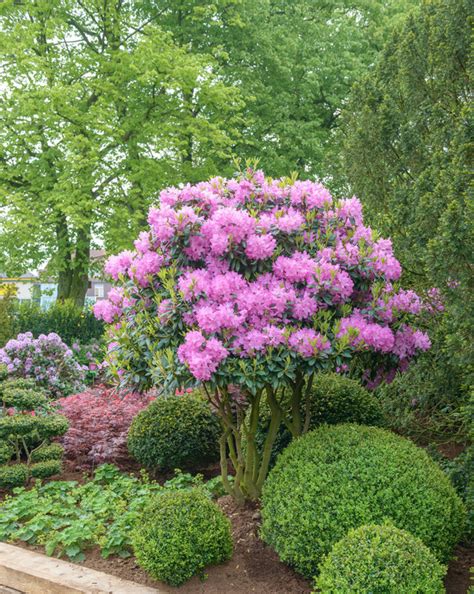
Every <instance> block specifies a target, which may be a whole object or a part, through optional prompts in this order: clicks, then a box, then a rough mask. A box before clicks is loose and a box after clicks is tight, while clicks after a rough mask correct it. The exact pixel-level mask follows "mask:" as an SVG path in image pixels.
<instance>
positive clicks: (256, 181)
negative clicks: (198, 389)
mask: <svg viewBox="0 0 474 594" xmlns="http://www.w3.org/2000/svg"><path fill="white" fill-rule="evenodd" d="M148 222H149V230H148V231H143V232H142V233H140V235H139V237H138V239H137V240H136V242H135V251H125V252H122V253H121V254H119V255H117V256H112V257H111V258H110V259H109V260H108V262H107V264H106V272H107V273H108V274H109V275H110V276H111V277H112V278H113V279H115V280H116V281H117V285H118V286H117V287H115V288H114V289H113V290H112V291H111V292H110V294H109V299H108V300H106V301H100V302H98V303H97V304H96V305H95V314H96V315H97V316H98V317H99V318H100V319H102V320H104V321H105V322H107V323H108V324H110V329H109V334H110V337H111V338H110V340H111V342H110V344H109V364H110V368H111V369H112V370H114V369H115V370H116V372H117V373H118V374H119V376H120V378H121V381H122V383H123V384H128V386H129V387H132V388H133V389H138V390H140V391H143V390H145V389H148V388H150V387H151V386H152V385H153V384H159V385H160V386H163V387H164V389H165V390H168V391H169V392H174V391H175V389H176V388H178V387H181V386H184V387H188V386H192V385H196V384H197V383H201V384H202V385H203V388H204V390H205V393H206V394H207V397H208V399H209V400H210V402H211V403H212V404H213V405H214V406H215V408H216V409H217V411H218V414H219V416H220V420H221V425H222V437H221V463H222V470H223V480H224V482H225V484H226V488H227V489H228V490H229V492H231V493H232V494H233V495H234V496H235V497H236V498H238V499H244V498H257V497H258V496H259V494H260V491H261V487H262V484H263V481H264V479H265V476H266V474H267V470H268V463H269V460H270V454H271V448H272V444H273V441H274V439H275V436H276V435H277V432H278V428H279V426H280V424H281V423H284V424H285V425H286V427H287V428H288V429H289V430H290V432H291V433H292V435H294V436H297V435H299V434H301V433H302V432H304V430H305V428H307V427H308V426H309V423H308V419H307V418H304V417H305V413H304V411H305V410H306V411H307V412H308V414H309V412H310V410H309V409H310V407H305V401H306V399H307V395H308V394H309V393H310V391H311V386H312V382H313V378H314V376H315V374H317V373H318V372H320V371H322V370H333V369H336V370H340V371H351V372H355V371H356V370H358V373H359V375H360V376H363V378H364V380H365V382H366V383H367V384H369V385H372V386H375V385H376V384H377V383H379V382H380V381H382V380H384V379H385V380H387V379H391V378H393V376H394V374H395V373H396V371H397V370H401V371H402V370H404V369H406V367H407V366H408V363H409V361H410V360H411V359H412V358H413V357H414V356H415V355H416V354H417V353H418V352H420V351H424V350H426V349H428V348H429V346H430V341H429V338H428V336H427V335H426V334H425V333H424V332H422V331H421V330H419V329H418V328H417V327H416V326H414V320H415V318H416V317H417V316H419V315H420V314H421V313H422V310H423V307H424V306H423V303H422V300H421V299H420V297H419V296H418V295H417V294H415V293H414V292H413V291H406V290H403V289H401V288H400V287H399V285H398V284H397V282H398V280H399V278H400V274H401V267H400V264H399V262H398V260H397V259H396V258H395V256H394V255H393V253H392V244H391V242H390V240H388V239H382V238H380V237H379V236H378V235H377V233H376V232H375V231H373V230H372V229H370V228H369V227H367V226H365V225H364V223H363V218H362V206H361V203H360V202H359V200H357V199H356V198H349V199H345V200H339V201H334V200H333V198H332V197H331V194H330V193H329V191H328V190H327V189H326V188H325V187H324V186H322V185H321V184H319V183H315V182H311V181H297V180H295V179H279V180H272V179H267V178H265V176H264V174H263V173H262V172H261V171H252V170H248V171H247V172H246V174H245V175H243V176H241V177H240V178H238V179H229V180H226V179H222V178H214V179H211V180H210V181H209V182H205V183H199V184H196V185H187V186H185V187H183V188H169V189H166V190H164V191H163V192H161V195H160V204H159V206H158V207H157V208H151V210H150V212H149V215H148ZM288 391H289V392H290V394H291V406H290V410H291V413H288V411H287V408H284V407H282V406H281V403H282V395H283V393H284V392H288ZM264 400H266V402H267V404H268V406H269V408H270V410H271V423H270V427H269V430H268V433H267V437H266V441H265V444H264V447H263V450H262V452H261V453H260V452H258V451H257V448H256V447H255V442H254V436H255V432H256V428H257V424H258V417H259V408H260V405H261V403H262V402H263V401H264ZM248 409H250V412H249V410H248ZM302 410H303V414H302V413H301V411H302ZM245 412H247V414H245ZM243 435H245V438H246V443H247V447H246V449H245V453H244V452H243V450H242V447H241V445H242V443H241V440H242V436H243ZM228 457H230V460H231V462H232V465H233V466H234V472H235V480H234V482H233V484H232V485H230V484H228V483H226V480H227V474H228V469H227V458H228Z"/></svg>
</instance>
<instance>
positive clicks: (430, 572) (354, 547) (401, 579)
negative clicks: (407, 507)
mask: <svg viewBox="0 0 474 594" xmlns="http://www.w3.org/2000/svg"><path fill="white" fill-rule="evenodd" d="M445 574H446V567H445V566H444V565H441V564H440V563H439V562H438V561H437V560H436V558H435V556H434V555H433V553H432V552H431V551H430V550H429V549H428V547H426V546H425V545H424V544H423V543H422V542H421V540H420V539H419V538H416V537H415V536H413V535H412V534H410V533H409V532H406V530H400V529H399V528H395V526H375V525H372V526H361V527H360V528H357V529H356V530H351V531H349V533H348V534H347V536H345V537H344V538H343V539H342V540H340V541H339V542H337V543H336V544H335V545H334V547H333V548H332V550H331V552H330V553H329V555H328V556H327V557H326V558H325V559H324V561H323V563H322V564H321V567H320V575H319V578H318V579H317V580H316V587H317V588H319V590H320V591H321V593H322V594H365V593H366V592H381V593H382V592H383V593H384V594H414V593H415V592H416V593H417V594H442V592H444V591H445V590H444V586H443V578H444V575H445Z"/></svg>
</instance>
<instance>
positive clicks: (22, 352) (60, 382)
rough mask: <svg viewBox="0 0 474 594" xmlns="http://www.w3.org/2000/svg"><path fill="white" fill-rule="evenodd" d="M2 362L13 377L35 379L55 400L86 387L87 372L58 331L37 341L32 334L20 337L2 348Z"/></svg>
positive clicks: (42, 336) (0, 354)
mask: <svg viewBox="0 0 474 594" xmlns="http://www.w3.org/2000/svg"><path fill="white" fill-rule="evenodd" d="M1 363H3V364H4V365H6V367H7V371H8V374H9V376H11V377H14V378H31V379H33V380H34V381H35V382H36V384H37V385H38V386H41V387H43V388H45V389H46V390H47V391H48V392H49V394H50V395H51V396H52V397H55V398H56V397H60V396H67V395H68V394H72V393H73V392H78V391H80V390H82V389H83V387H84V369H83V368H82V366H81V365H80V364H79V363H78V362H77V360H76V359H75V357H74V354H73V352H72V350H71V349H70V348H69V347H68V346H67V345H66V344H65V343H64V342H63V341H62V340H61V338H60V337H59V336H58V335H57V334H55V333H54V332H51V333H50V334H41V335H40V336H38V338H33V334H32V333H31V332H25V333H24V334H18V336H17V337H16V338H14V339H12V340H9V341H8V342H7V344H6V345H5V346H4V347H3V348H2V349H0V364H1Z"/></svg>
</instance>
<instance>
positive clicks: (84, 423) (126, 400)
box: [58, 385, 152, 468]
mask: <svg viewBox="0 0 474 594" xmlns="http://www.w3.org/2000/svg"><path fill="white" fill-rule="evenodd" d="M151 400H152V397H151V396H147V395H140V394H136V393H130V392H128V393H125V394H120V393H117V392H116V391H115V390H112V389H110V388H107V387H105V386H102V385H99V386H95V387H94V388H89V389H88V390H86V391H85V392H80V393H79V394H73V395H72V396H68V397H67V398H62V399H60V400H58V404H59V405H60V410H61V413H62V414H63V415H64V416H65V417H66V418H67V419H68V421H69V430H68V432H67V433H66V434H65V435H64V436H63V437H62V439H61V443H62V444H63V446H64V450H65V455H66V458H68V459H69V460H70V461H71V462H73V463H74V464H75V465H76V467H78V468H87V467H91V466H97V465H98V464H102V463H104V462H119V461H120V460H122V459H124V458H127V457H128V451H127V434H128V430H129V428H130V424H131V422H132V420H133V418H134V417H135V416H136V415H137V414H138V413H139V412H140V411H141V410H143V409H144V408H145V407H146V406H147V405H148V404H149V403H150V401H151Z"/></svg>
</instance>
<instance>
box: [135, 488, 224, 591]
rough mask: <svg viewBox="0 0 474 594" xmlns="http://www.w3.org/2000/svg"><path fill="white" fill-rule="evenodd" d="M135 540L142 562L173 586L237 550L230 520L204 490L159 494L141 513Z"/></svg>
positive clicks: (138, 555)
mask: <svg viewBox="0 0 474 594" xmlns="http://www.w3.org/2000/svg"><path fill="white" fill-rule="evenodd" d="M132 544H133V549H134V551H135V556H136V558H137V561H138V563H139V565H140V566H141V567H142V568H143V569H144V570H145V571H146V572H147V573H149V574H150V575H151V576H152V577H153V578H155V579H157V580H161V581H163V582H166V583H167V584H170V585H172V586H180V585H181V584H183V583H184V582H186V581H187V580H189V579H190V578H191V577H192V576H193V575H196V574H198V573H200V572H201V571H202V570H203V569H204V568H205V567H207V566H208V565H215V564H218V563H222V562H223V561H226V560H227V559H229V558H230V556H231V555H232V537H231V532H230V522H229V520H228V519H227V518H226V517H225V516H224V514H223V513H222V511H221V510H220V509H219V507H218V506H217V505H216V504H215V503H212V502H211V501H210V500H209V499H208V498H207V497H206V496H205V495H204V494H203V493H202V492H201V491H200V490H194V491H176V492H173V491H171V492H169V493H165V494H162V495H159V496H156V497H154V498H153V499H152V500H151V501H150V503H149V504H148V506H147V507H146V508H145V509H144V510H143V513H142V514H141V515H140V517H139V518H138V521H137V523H136V525H135V527H134V529H133V532H132Z"/></svg>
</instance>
